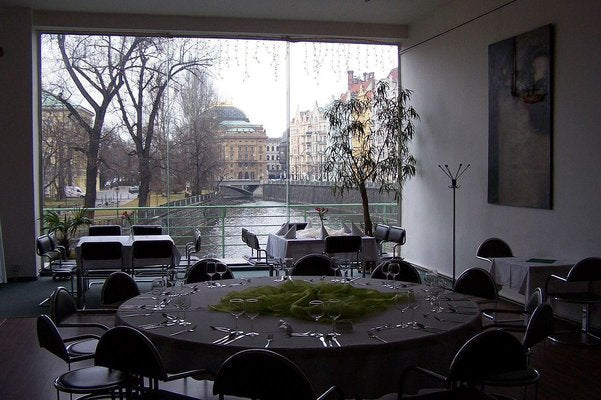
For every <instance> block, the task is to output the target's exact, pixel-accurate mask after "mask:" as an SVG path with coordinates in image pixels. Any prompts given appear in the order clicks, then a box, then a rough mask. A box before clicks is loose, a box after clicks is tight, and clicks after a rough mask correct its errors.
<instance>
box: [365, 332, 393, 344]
mask: <svg viewBox="0 0 601 400" xmlns="http://www.w3.org/2000/svg"><path fill="white" fill-rule="evenodd" d="M367 336H369V337H370V338H372V339H376V340H379V341H380V342H382V343H388V341H386V340H384V339H382V338H381V337H379V336H378V335H376V334H375V333H373V331H367Z"/></svg>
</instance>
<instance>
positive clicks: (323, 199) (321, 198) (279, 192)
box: [263, 182, 396, 204]
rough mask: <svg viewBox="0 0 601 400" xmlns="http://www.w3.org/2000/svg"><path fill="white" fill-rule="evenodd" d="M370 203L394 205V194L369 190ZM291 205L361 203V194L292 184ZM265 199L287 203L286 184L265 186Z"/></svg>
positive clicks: (327, 187) (328, 186)
mask: <svg viewBox="0 0 601 400" xmlns="http://www.w3.org/2000/svg"><path fill="white" fill-rule="evenodd" d="M367 192H368V195H369V202H370V203H394V202H396V200H395V198H394V193H393V192H390V193H386V192H382V193H380V192H379V190H378V188H368V189H367ZM289 198H290V203H293V204H336V203H361V194H360V193H359V191H358V190H356V189H352V190H350V191H348V192H345V193H344V196H340V195H334V191H333V190H332V185H329V184H316V183H315V182H310V183H297V182H294V183H291V184H290V196H289ZM263 199H265V200H275V201H284V202H285V201H286V184H285V183H266V184H264V185H263Z"/></svg>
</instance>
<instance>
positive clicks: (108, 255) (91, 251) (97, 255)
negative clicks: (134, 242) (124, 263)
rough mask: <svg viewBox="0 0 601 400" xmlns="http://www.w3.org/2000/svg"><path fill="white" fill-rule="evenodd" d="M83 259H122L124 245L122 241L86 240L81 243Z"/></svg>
mask: <svg viewBox="0 0 601 400" xmlns="http://www.w3.org/2000/svg"><path fill="white" fill-rule="evenodd" d="M80 251H81V259H82V260H83V261H108V260H115V261H117V260H121V256H122V251H123V245H122V244H121V243H120V242H85V243H82V244H81V247H80Z"/></svg>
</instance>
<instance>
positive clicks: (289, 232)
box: [284, 225, 296, 239]
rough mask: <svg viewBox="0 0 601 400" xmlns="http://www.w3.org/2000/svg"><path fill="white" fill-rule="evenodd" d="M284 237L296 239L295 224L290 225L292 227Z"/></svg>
mask: <svg viewBox="0 0 601 400" xmlns="http://www.w3.org/2000/svg"><path fill="white" fill-rule="evenodd" d="M284 238H285V239H296V225H292V228H290V230H289V231H288V232H286V234H285V235H284Z"/></svg>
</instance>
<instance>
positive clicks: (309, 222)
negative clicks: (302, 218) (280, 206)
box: [305, 220, 311, 229]
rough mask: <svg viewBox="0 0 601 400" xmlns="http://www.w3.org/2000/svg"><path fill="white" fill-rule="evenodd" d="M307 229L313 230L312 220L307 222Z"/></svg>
mask: <svg viewBox="0 0 601 400" xmlns="http://www.w3.org/2000/svg"><path fill="white" fill-rule="evenodd" d="M305 229H311V220H309V221H308V222H307V226H305Z"/></svg>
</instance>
